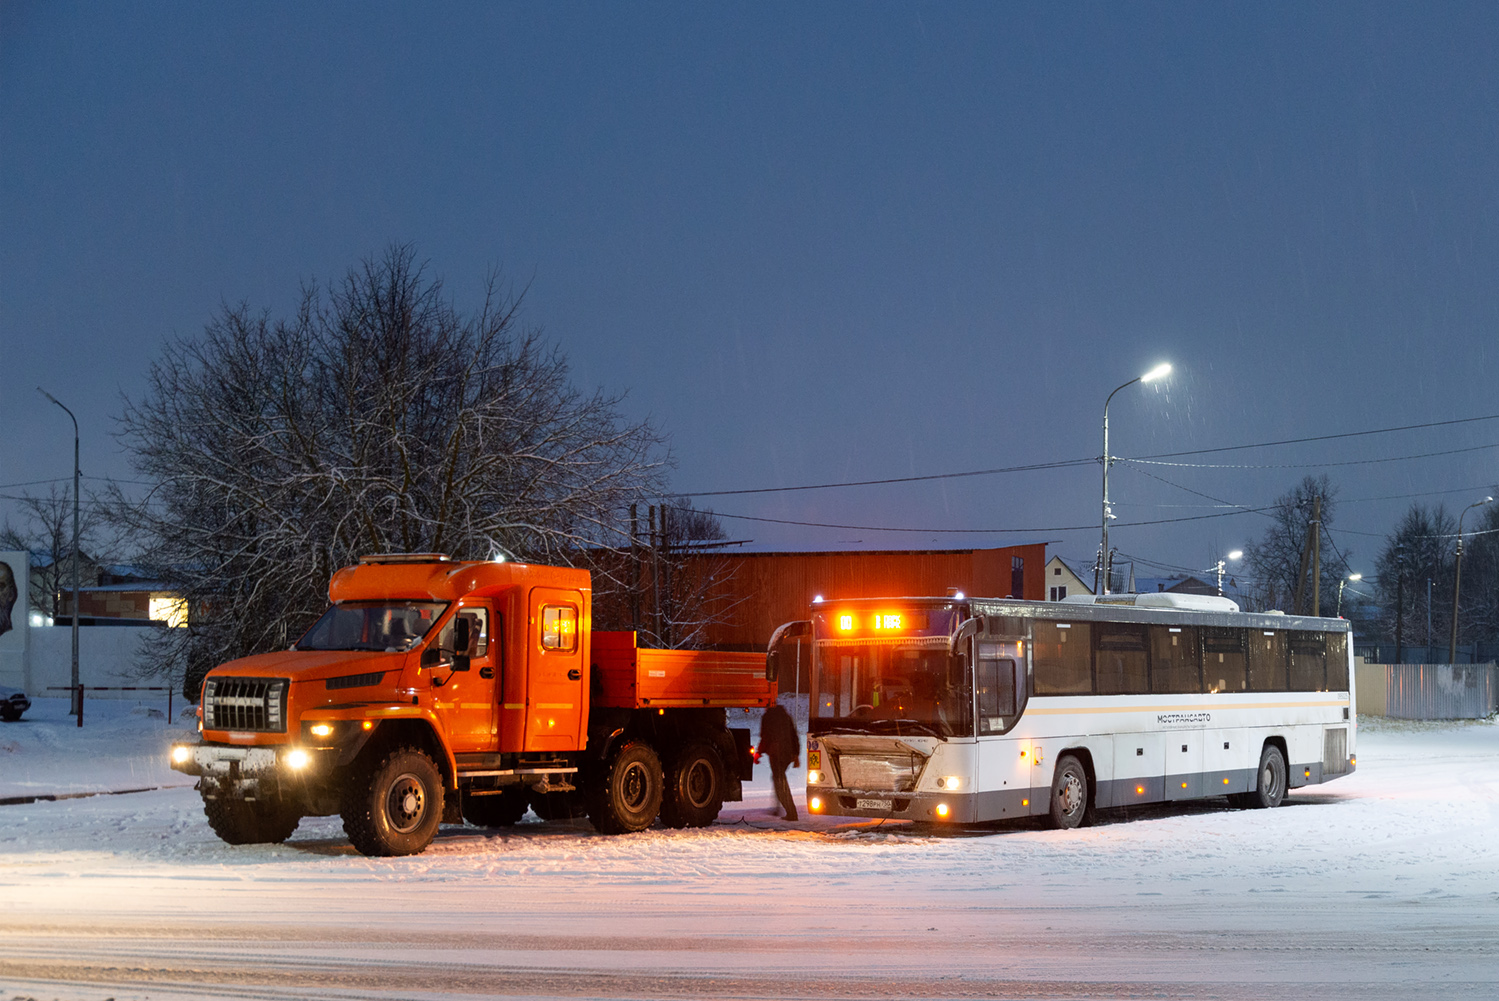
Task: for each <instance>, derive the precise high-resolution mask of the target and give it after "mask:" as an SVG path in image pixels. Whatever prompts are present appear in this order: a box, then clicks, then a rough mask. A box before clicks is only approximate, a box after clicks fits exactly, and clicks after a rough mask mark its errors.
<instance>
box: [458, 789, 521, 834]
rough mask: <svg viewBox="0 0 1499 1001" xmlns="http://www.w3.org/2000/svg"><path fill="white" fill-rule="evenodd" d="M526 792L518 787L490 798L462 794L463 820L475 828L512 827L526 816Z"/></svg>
mask: <svg viewBox="0 0 1499 1001" xmlns="http://www.w3.org/2000/svg"><path fill="white" fill-rule="evenodd" d="M526 805H527V804H526V790H525V789H523V788H521V787H520V786H516V787H514V788H512V789H506V790H505V791H504V792H501V793H496V794H494V795H491V796H475V795H474V794H473V793H472V792H465V793H464V794H463V819H464V820H466V821H468V822H469V823H470V824H473V825H474V826H475V827H514V826H515V825H516V823H517V822H518V821H519V820H520V819H521V818H522V817H524V816H525V815H526Z"/></svg>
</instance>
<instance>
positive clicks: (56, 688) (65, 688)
mask: <svg viewBox="0 0 1499 1001" xmlns="http://www.w3.org/2000/svg"><path fill="white" fill-rule="evenodd" d="M47 691H49V692H75V693H77V694H76V697H75V698H74V700H73V704H74V705H75V706H77V707H78V713H77V715H78V725H79V726H83V696H84V694H85V693H87V692H166V693H167V723H168V724H169V725H170V723H171V721H172V687H171V686H170V685H76V686H75V685H49V686H48V687H47Z"/></svg>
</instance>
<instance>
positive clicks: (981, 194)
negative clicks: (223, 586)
mask: <svg viewBox="0 0 1499 1001" xmlns="http://www.w3.org/2000/svg"><path fill="white" fill-rule="evenodd" d="M1496 51H1499V8H1496V7H1495V6H1493V5H1491V4H1472V5H1469V4H1443V5H1429V6H1428V5H1422V6H1414V5H1379V4H1367V3H1356V4H1354V3H1350V4H1318V5H1311V6H1310V7H1308V5H1301V4H1283V5H1266V4H1259V3H1256V4H1186V3H1182V4H1170V5H1163V4H1128V5H1117V4H1110V5H1093V4H1071V5H1059V4H1046V5H1039V4H1038V5H1031V6H1026V5H1020V4H1005V5H954V6H939V7H934V6H925V5H922V6H910V5H838V6H831V5H829V6H812V7H810V9H809V8H808V5H804V4H787V5H767V4H756V5H746V6H732V7H731V6H724V5H707V6H706V9H704V5H695V4H683V5H652V6H643V5H622V4H608V5H591V4H590V5H576V4H545V5H541V4H538V5H530V6H513V5H512V6H502V7H494V6H491V5H444V6H440V7H436V8H432V7H428V6H425V5H423V6H417V5H409V6H402V5H385V6H381V5H367V4H336V5H334V4H317V5H305V4H287V5H272V4H260V5H253V6H250V7H245V8H233V7H227V6H219V5H198V4H150V5H99V4H86V5H68V4H58V3H49V4H33V3H16V2H8V3H6V4H5V5H4V6H3V7H0V359H3V360H0V426H3V428H4V429H5V430H4V433H3V434H0V484H4V485H7V488H6V489H3V490H0V493H4V494H14V493H15V492H16V490H15V489H11V488H9V487H8V485H10V484H15V483H21V482H25V481H30V480H38V479H46V478H51V477H67V476H69V475H70V473H71V463H70V461H69V460H70V458H71V456H70V455H69V450H68V446H69V445H70V444H71V442H70V441H69V435H68V433H69V431H70V430H71V426H70V425H69V424H68V422H67V419H66V417H65V416H64V415H63V414H61V413H60V412H58V411H57V410H56V408H52V407H50V405H48V404H46V403H45V401H44V400H42V399H41V398H40V397H39V396H37V394H36V393H35V391H34V389H33V387H34V386H36V385H38V384H40V385H43V386H45V387H47V388H48V389H49V390H50V391H51V392H53V393H54V394H55V395H57V396H58V397H60V398H62V399H63V400H64V402H67V403H69V405H70V406H73V407H74V409H75V411H76V412H77V413H78V416H79V419H80V422H81V423H82V426H83V436H84V444H83V462H84V466H85V472H86V473H89V474H93V475H96V476H106V475H115V476H128V475H129V469H128V465H127V464H126V462H125V459H124V457H123V455H122V454H121V453H120V451H119V450H118V447H117V446H116V444H115V442H114V441H113V439H112V437H111V434H112V431H113V417H114V416H115V415H117V414H118V413H119V411H120V402H119V399H120V394H121V393H122V392H123V393H125V394H136V393H139V392H140V390H141V387H142V384H143V382H142V377H143V374H144V372H145V369H146V366H147V363H148V361H149V360H150V359H151V358H153V357H154V355H155V353H156V351H157V349H158V346H159V345H160V343H161V341H162V340H163V338H165V337H169V336H173V335H185V334H193V333H195V332H196V331H198V330H200V329H201V327H202V325H203V322H204V321H205V320H206V319H207V318H208V317H209V316H210V315H211V314H212V313H213V312H214V311H215V310H216V309H217V308H218V307H219V305H220V303H221V302H223V301H239V300H247V301H249V302H250V303H252V304H254V305H257V306H264V307H268V308H270V309H272V310H273V311H276V312H285V311H286V310H287V309H288V308H289V307H290V306H291V304H292V303H293V302H294V300H295V296H296V291H297V288H298V285H299V282H300V281H302V280H303V279H305V278H309V277H311V278H318V279H329V278H335V277H337V276H338V275H340V274H341V273H342V272H343V271H344V270H345V269H346V268H348V267H349V266H350V265H352V264H354V263H355V262H357V261H358V260H359V259H360V258H361V257H363V256H366V255H369V254H378V253H379V252H380V251H382V250H383V249H384V248H385V247H386V246H387V245H388V244H390V243H392V242H395V241H400V242H408V241H409V242H412V243H414V244H415V245H416V246H417V247H418V248H419V251H420V253H421V255H422V256H423V257H424V258H426V259H427V260H429V261H430V265H431V267H432V268H433V270H434V271H435V272H437V273H439V274H441V275H443V276H444V277H445V278H446V279H447V281H448V284H449V288H450V290H451V291H452V293H453V294H454V296H455V297H456V299H457V300H458V302H459V304H460V306H461V305H464V304H465V303H472V302H473V301H474V293H475V290H476V288H477V286H478V283H479V279H480V278H481V277H482V276H483V274H484V273H485V272H486V270H487V269H488V268H489V267H491V266H494V265H498V266H501V267H503V268H504V269H505V270H506V272H507V273H508V274H509V275H510V276H511V277H512V278H514V279H515V280H516V281H517V282H519V283H525V282H530V283H531V286H530V294H529V297H528V300H527V309H526V317H527V319H528V321H529V322H531V323H533V324H536V325H540V326H542V327H544V329H545V330H546V332H547V333H548V334H549V336H550V337H552V338H553V339H554V340H555V341H556V342H557V343H558V344H559V345H560V346H561V347H562V348H563V349H564V350H565V351H566V353H567V354H568V355H569V356H570V358H571V360H572V363H573V367H574V372H575V375H576V377H577V381H578V382H579V384H581V385H583V386H585V387H592V386H595V385H603V386H604V387H605V388H607V389H610V390H616V391H628V393H629V396H628V399H627V403H626V409H627V410H628V412H629V413H630V414H631V415H633V416H645V415H650V416H652V417H653V418H654V419H656V420H657V421H658V422H659V423H660V424H661V425H662V426H663V427H664V428H665V429H666V430H667V431H669V432H670V433H671V435H672V438H673V442H674V449H675V453H676V456H677V459H678V462H679V466H678V470H677V472H676V474H675V477H674V479H675V483H676V485H677V486H678V487H679V488H681V489H683V490H685V491H694V490H703V491H706V490H725V489H735V488H746V487H764V486H785V485H794V484H801V483H819V482H825V481H846V480H862V479H872V478H881V477H893V476H906V475H915V474H927V473H942V472H954V471H963V470H972V469H986V468H993V467H1000V466H1009V465H1015V464H1022V463H1034V462H1046V461H1051V460H1056V459H1071V458H1078V457H1088V456H1096V455H1097V454H1098V453H1099V450H1100V441H1099V416H1100V410H1101V407H1102V403H1103V400H1104V398H1105V397H1106V396H1107V395H1108V393H1109V391H1110V390H1112V389H1113V388H1114V387H1115V386H1117V385H1118V384H1119V383H1121V382H1124V381H1125V380H1127V379H1129V378H1131V377H1133V376H1134V375H1137V374H1139V373H1140V372H1143V371H1144V370H1145V369H1146V368H1148V367H1149V366H1150V365H1152V364H1154V363H1155V362H1156V361H1158V360H1162V359H1168V360H1170V361H1171V362H1173V363H1174V364H1175V366H1176V372H1175V373H1174V375H1173V377H1172V378H1171V380H1170V381H1169V382H1168V383H1167V384H1165V385H1164V386H1162V387H1161V388H1159V389H1157V388H1154V387H1152V388H1148V389H1144V390H1141V389H1131V390H1126V391H1125V392H1124V393H1121V394H1120V395H1119V396H1118V397H1116V398H1115V402H1114V406H1113V409H1112V417H1113V428H1114V440H1113V444H1114V449H1113V450H1114V452H1115V453H1116V454H1119V455H1124V456H1132V455H1142V454H1146V453H1159V452H1175V451H1180V450H1186V449H1198V448H1212V447H1216V446H1222V445H1233V444H1240V443H1246V442H1258V441H1264V440H1270V439H1280V438H1290V437H1301V436H1306V435H1316V434H1326V433H1335V432H1342V431H1352V430H1360V429H1365V428H1375V427H1385V426H1390V425H1400V424H1410V423H1419V422H1425V421H1437V420H1444V419H1451V418H1460V417H1473V416H1486V415H1490V414H1499V393H1496V391H1495V389H1496V380H1495V375H1496V360H1499V359H1496V355H1499V341H1496V332H1499V282H1496V278H1499V84H1496V73H1495V68H1494V67H1495V65H1496V61H1495V58H1494V53H1495V52H1496ZM1494 443H1499V421H1486V422H1477V423H1472V424H1467V425H1460V426H1456V427H1448V428H1444V429H1435V430H1428V431H1421V432H1404V433H1401V434H1392V435H1384V436H1375V437H1369V438H1356V439H1347V440H1342V441H1337V442H1331V443H1326V444H1322V445H1315V446H1298V447H1294V448H1290V447H1286V448H1275V449H1265V450H1256V451H1250V452H1232V453H1227V454H1226V455H1220V456H1216V457H1211V456H1210V457H1205V458H1201V459H1191V460H1187V461H1198V462H1222V463H1236V464H1241V465H1253V466H1271V467H1277V468H1197V467H1147V469H1148V471H1150V472H1153V473H1155V474H1156V475H1157V476H1162V477H1165V478H1166V479H1169V480H1172V481H1174V482H1176V483H1179V484H1182V485H1183V486H1186V487H1189V488H1191V489H1192V490H1195V491H1199V492H1202V493H1207V494H1211V495H1213V496H1215V497H1220V498H1224V499H1227V500H1229V501H1232V502H1234V503H1239V504H1245V505H1251V506H1253V505H1260V504H1264V503H1267V502H1269V501H1270V500H1272V499H1273V498H1274V497H1275V495H1277V494H1279V493H1281V492H1283V491H1284V490H1285V489H1286V488H1287V487H1289V486H1290V485H1291V484H1292V483H1293V482H1295V481H1296V480H1297V479H1299V478H1300V477H1301V476H1302V475H1304V474H1305V473H1307V472H1319V471H1321V470H1322V469H1324V468H1325V469H1326V471H1327V472H1328V473H1329V474H1330V475H1331V476H1332V478H1333V480H1334V482H1335V483H1337V484H1338V485H1339V487H1340V488H1341V493H1342V497H1343V498H1344V504H1343V506H1342V510H1341V512H1340V515H1339V518H1338V523H1337V525H1336V526H1335V528H1334V538H1335V540H1336V541H1337V542H1338V544H1339V545H1341V546H1343V547H1351V548H1352V549H1353V550H1354V551H1355V552H1356V553H1357V554H1361V555H1356V556H1355V563H1356V564H1359V565H1361V566H1368V565H1370V564H1369V561H1370V560H1372V556H1373V554H1374V550H1375V548H1376V546H1377V544H1378V539H1376V538H1374V537H1372V536H1367V535H1359V534H1356V533H1358V532H1369V533H1383V532H1385V531H1386V530H1387V529H1388V528H1389V527H1390V525H1391V524H1392V523H1393V520H1394V518H1395V517H1396V515H1397V514H1398V513H1399V512H1400V511H1401V510H1403V509H1404V507H1405V506H1406V505H1407V504H1409V503H1410V501H1409V500H1408V499H1393V500H1391V499H1384V500H1373V499H1371V498H1388V497H1389V496H1390V495H1402V494H1411V493H1425V492H1428V491H1449V490H1450V491H1454V492H1453V493H1449V494H1445V495H1434V496H1432V497H1428V498H1422V499H1423V500H1425V501H1438V500H1446V501H1447V502H1448V503H1449V504H1458V505H1461V504H1465V503H1467V502H1468V501H1469V500H1471V499H1476V498H1477V497H1478V496H1482V494H1483V493H1484V492H1486V485H1488V484H1492V483H1493V482H1494V481H1495V480H1496V479H1499V467H1496V458H1499V448H1495V447H1480V446H1492V445H1493V444H1494ZM1460 448H1469V449H1475V450H1474V451H1468V452H1464V453H1461V454H1455V455H1447V456H1440V457H1433V458H1426V459H1418V460H1406V461H1398V462H1387V463H1378V464H1362V465H1345V466H1327V465H1325V464H1327V463H1337V462H1342V463H1349V462H1363V461H1364V460H1370V459H1380V458H1389V457H1394V456H1403V455H1411V454H1416V453H1427V452H1435V451H1445V450H1451V449H1460ZM1302 465H1305V466H1306V468H1300V467H1301V466H1302ZM1292 467H1296V468H1292ZM1113 492H1114V499H1115V502H1116V512H1117V513H1118V515H1119V523H1118V524H1117V525H1116V527H1115V529H1114V531H1113V542H1114V543H1115V544H1116V545H1118V546H1119V548H1120V549H1121V550H1122V551H1123V552H1124V553H1126V554H1130V555H1135V556H1140V557H1144V558H1146V559H1152V560H1157V561H1160V562H1164V563H1169V564H1178V565H1185V566H1193V567H1196V566H1203V567H1205V566H1207V565H1208V564H1209V563H1210V562H1211V561H1212V560H1213V559H1214V558H1216V555H1217V554H1218V552H1219V551H1220V550H1227V549H1230V548H1234V547H1236V546H1239V545H1241V544H1242V543H1243V542H1245V541H1247V540H1248V539H1249V538H1251V537H1253V536H1256V535H1258V534H1259V533H1260V532H1262V531H1263V528H1264V524H1265V522H1264V521H1263V519H1262V518H1259V517H1258V516H1255V515H1243V516H1237V517H1230V518H1221V519H1215V520H1207V521H1198V522H1186V523H1181V524H1176V525H1166V526H1157V527H1129V526H1128V524H1127V523H1129V522H1133V521H1145V520H1155V519H1161V518H1173V517H1188V516H1192V515H1200V514H1208V513H1212V509H1211V508H1210V507H1207V506H1200V505H1210V504H1211V503H1212V502H1211V501H1208V500H1205V499H1204V498H1202V497H1200V496H1197V495H1195V494H1193V493H1189V492H1186V491H1184V490H1181V489H1177V488H1175V487H1172V486H1168V485H1166V484H1164V483H1162V482H1159V481H1157V480H1153V479H1150V478H1148V477H1146V476H1144V475H1142V473H1141V472H1139V471H1138V470H1137V469H1136V468H1130V467H1126V466H1121V467H1116V475H1115V479H1114V491H1113ZM1098 494H1099V485H1098V470H1097V467H1096V466H1090V467H1085V468H1078V469H1072V470H1062V471H1051V472H1032V473H1023V474H1015V475H1007V476H987V477H976V478H971V479H960V480H947V481H938V482H935V483H925V484H919V485H911V486H904V487H899V488H854V489H845V490H829V491H817V492H808V493H796V494H778V495H765V496H751V497H725V498H717V499H713V500H712V501H711V503H712V504H714V506H716V507H717V508H718V509H719V510H721V511H723V512H729V513H735V514H748V515H757V516H762V517H769V518H783V519H790V520H800V521H817V522H832V523H838V524H851V525H862V526H901V527H916V528H924V529H1000V528H1011V529H1021V530H1022V531H1021V532H1019V533H1016V534H1007V535H1000V534H987V533H977V532H959V533H943V534H936V533H933V532H916V533H885V532H873V531H865V530H814V529H797V528H793V527H789V526H777V525H772V524H766V523H753V522H741V521H732V520H731V521H728V522H727V525H728V527H729V530H730V532H731V534H732V535H733V536H734V537H735V538H753V539H755V540H756V544H757V546H759V547H761V548H770V547H781V546H785V547H796V548H824V547H825V548H841V547H844V546H853V545H857V546H860V547H871V546H876V547H882V548H883V547H927V546H951V545H971V544H979V545H986V544H997V543H1001V542H1004V541H1043V540H1062V544H1061V545H1060V546H1057V547H1054V551H1057V552H1060V553H1062V554H1063V555H1067V556H1072V557H1075V558H1080V559H1087V558H1089V557H1091V554H1092V552H1093V550H1094V549H1095V547H1096V545H1097V530H1096V529H1091V528H1090V529H1087V530H1083V531H1057V530H1054V529H1057V528H1062V527H1066V526H1076V525H1087V526H1091V525H1093V524H1095V523H1096V521H1097V519H1098ZM0 503H5V504H7V506H8V502H0ZM0 510H5V508H0ZM1338 528H1341V529H1342V532H1339V531H1338V530H1337V529H1338ZM1142 572H1144V571H1143V568H1142Z"/></svg>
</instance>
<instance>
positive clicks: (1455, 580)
mask: <svg viewBox="0 0 1499 1001" xmlns="http://www.w3.org/2000/svg"><path fill="white" fill-rule="evenodd" d="M1493 499H1494V498H1492V497H1485V498H1484V499H1483V500H1481V501H1474V502H1473V503H1471V504H1469V505H1468V506H1467V507H1465V508H1463V513H1462V514H1460V515H1458V516H1457V560H1456V562H1455V563H1454V564H1453V567H1452V638H1451V639H1450V640H1448V642H1447V663H1449V664H1451V663H1452V662H1453V661H1455V660H1457V590H1458V588H1459V587H1461V586H1462V582H1463V516H1464V515H1466V514H1467V513H1468V512H1469V511H1471V510H1473V509H1474V508H1475V507H1482V506H1483V505H1485V504H1488V503H1491V502H1492V501H1493Z"/></svg>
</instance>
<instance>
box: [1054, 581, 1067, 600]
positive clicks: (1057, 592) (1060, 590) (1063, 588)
mask: <svg viewBox="0 0 1499 1001" xmlns="http://www.w3.org/2000/svg"><path fill="white" fill-rule="evenodd" d="M1065 597H1067V585H1066V584H1056V585H1053V587H1052V589H1051V600H1052V601H1061V600H1062V599H1063V598H1065Z"/></svg>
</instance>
